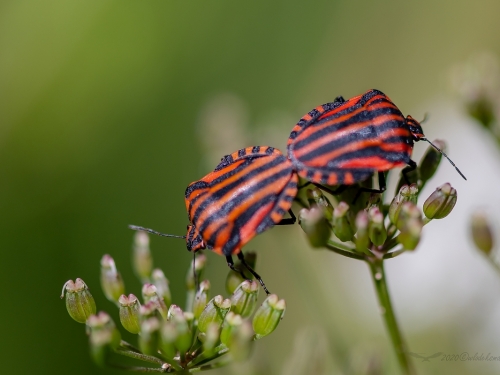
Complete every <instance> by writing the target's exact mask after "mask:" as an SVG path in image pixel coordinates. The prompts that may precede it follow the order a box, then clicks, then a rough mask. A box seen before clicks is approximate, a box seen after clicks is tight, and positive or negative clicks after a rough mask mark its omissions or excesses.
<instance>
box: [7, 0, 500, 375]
mask: <svg viewBox="0 0 500 375" xmlns="http://www.w3.org/2000/svg"><path fill="white" fill-rule="evenodd" d="M499 14H500V2H498V1H496V0H489V1H487V0H481V1H477V2H471V1H466V0H453V1H440V2H436V1H432V0H422V1H418V2H402V1H397V0H392V1H376V2H375V1H358V0H355V1H349V2H347V1H344V2H341V1H307V2H306V1H292V0H288V1H273V2H269V1H252V2H235V1H221V0H212V1H189V2H186V1H183V2H180V1H165V0H162V1H158V0H149V1H129V0H120V1H111V0H88V1H61V0H45V1H43V2H38V1H27V0H3V1H1V2H0V213H1V214H0V221H1V222H0V242H1V257H0V295H1V302H0V372H1V373H2V374H90V373H92V374H114V373H120V372H119V371H115V370H110V369H99V368H97V367H96V366H95V365H94V364H93V363H92V362H91V360H90V359H89V354H88V344H87V339H86V336H85V334H84V327H83V326H82V325H79V324H77V323H75V322H74V321H72V320H71V319H70V318H69V316H68V315H67V312H66V309H65V307H64V302H63V301H61V300H59V298H58V296H59V292H60V290H61V287H62V285H63V283H64V282H65V281H66V280H68V279H75V278H76V277H81V278H83V279H84V280H85V281H86V282H87V284H88V285H89V286H90V289H91V291H92V293H93V295H94V297H95V299H96V303H97V306H98V309H99V310H107V311H109V312H110V313H111V314H112V315H113V316H114V317H115V318H116V316H117V313H116V310H115V309H114V306H113V305H112V304H111V303H110V302H108V301H107V300H105V298H104V296H103V294H102V292H101V291H100V287H99V260H100V258H101V256H102V255H103V254H104V253H109V254H111V255H112V256H113V257H114V259H115V261H116V262H117V265H118V267H119V269H120V271H121V272H122V274H123V276H124V278H125V281H126V287H127V292H129V293H130V292H131V293H135V294H140V285H139V283H138V282H137V281H136V279H135V277H134V275H133V272H132V268H131V265H130V256H131V243H132V236H133V233H131V231H130V230H128V229H127V224H131V223H133V224H138V225H145V226H149V227H152V228H156V229H158V230H161V231H164V232H169V233H175V234H184V232H185V227H186V224H187V218H186V212H185V207H184V201H183V193H184V189H185V187H186V186H187V184H188V183H190V182H191V181H193V180H196V179H198V178H200V177H201V176H203V175H204V174H206V173H207V172H208V171H210V170H211V169H212V168H213V167H214V166H215V163H216V162H217V160H218V159H220V157H221V156H222V155H224V154H227V153H230V152H232V151H234V150H236V149H239V148H241V147H244V146H249V145H255V144H262V145H273V146H276V147H279V148H281V149H284V148H285V144H286V140H287V137H288V134H289V131H290V129H291V128H292V127H293V125H294V124H295V122H296V121H297V120H298V119H299V118H300V117H301V116H302V115H303V114H304V113H306V112H307V111H309V110H310V109H311V108H313V107H315V106H317V105H319V104H322V103H325V102H328V101H332V100H333V99H334V98H335V97H336V96H338V95H343V96H344V97H346V98H347V97H351V96H354V95H358V94H361V93H363V92H364V91H366V90H367V89H370V88H378V89H380V90H382V91H384V92H385V93H386V94H388V95H389V96H390V97H391V99H392V100H393V101H394V102H395V103H396V104H397V105H398V106H399V107H400V108H401V110H402V112H403V113H405V114H411V115H412V116H414V117H415V118H417V119H420V118H423V116H424V114H425V113H428V114H429V120H428V121H427V122H426V123H425V124H424V129H425V131H426V133H427V135H428V137H429V138H430V139H434V138H438V137H439V138H444V139H446V140H447V142H448V144H449V155H450V156H451V157H452V159H453V160H454V161H455V162H456V163H457V164H458V165H459V167H460V168H461V169H462V171H463V172H464V173H465V174H466V176H467V177H468V179H469V181H467V182H465V181H462V180H461V178H460V176H458V174H456V173H455V171H454V170H453V168H451V167H450V166H449V165H447V164H446V163H443V164H442V166H441V167H440V170H439V171H438V173H437V175H436V176H435V178H434V180H433V181H432V182H431V183H429V185H428V186H427V187H426V191H424V192H423V194H422V197H423V198H425V197H426V196H428V195H429V194H430V193H431V191H432V190H433V189H434V188H435V187H437V186H438V185H440V184H442V183H444V182H447V181H449V182H451V183H452V184H453V186H454V187H456V188H457V190H458V194H459V198H458V204H457V206H456V208H455V210H454V211H453V213H452V214H451V215H450V217H449V218H447V219H445V220H442V221H437V222H433V223H431V225H429V226H428V227H426V228H425V230H424V238H423V240H422V242H421V245H420V246H419V248H418V249H417V251H415V253H412V254H405V255H404V256H401V257H399V258H397V259H395V260H393V261H390V262H388V264H387V273H388V278H389V287H390V289H391V291H392V298H393V302H394V305H395V308H396V314H397V316H398V318H399V321H400V324H401V327H402V330H403V332H404V334H405V336H406V340H407V342H408V345H409V347H410V349H411V350H412V351H413V352H416V353H420V354H423V355H431V354H433V353H436V352H443V353H448V354H460V353H462V352H468V353H470V355H474V354H475V353H479V354H481V353H484V354H485V355H486V354H488V353H491V354H492V355H496V356H500V325H499V323H498V322H499V319H498V317H499V316H500V302H499V301H500V293H499V292H498V291H499V285H500V279H499V278H498V275H496V274H495V273H494V271H493V270H492V268H491V267H490V265H489V264H487V263H486V262H485V261H484V259H483V258H482V257H481V256H480V255H479V254H478V253H477V252H475V251H474V249H473V246H472V244H471V241H470V239H469V235H468V226H467V225H468V221H469V215H470V213H471V212H472V210H473V209H474V208H477V207H482V208H484V209H485V210H486V211H488V212H489V213H490V214H491V215H492V216H493V217H497V219H498V216H499V215H498V213H497V211H498V210H496V209H495V208H496V207H499V203H500V202H499V200H500V197H499V195H498V186H499V183H500V178H499V173H498V171H500V162H499V154H498V150H497V148H496V145H495V143H494V141H493V140H492V139H491V138H490V136H489V135H488V133H487V132H485V131H484V130H483V129H481V128H480V127H479V126H478V125H477V124H476V123H475V121H474V120H473V119H471V118H469V117H467V115H466V113H465V111H464V109H463V105H462V102H461V100H460V98H459V96H458V95H457V93H456V91H455V90H454V89H453V85H452V84H451V83H450V82H451V81H452V79H453V78H452V77H453V71H454V69H455V68H456V67H457V66H460V64H463V63H467V62H468V61H469V62H470V61H475V60H474V59H478V58H479V59H481V57H477V56H489V57H487V59H489V60H488V61H493V63H492V64H493V66H494V61H495V58H496V57H495V56H498V55H499V54H500V38H499V35H500V24H499V22H498V15H499ZM486 80H487V81H488V80H490V77H489V76H486ZM424 150H425V146H424V145H420V144H417V145H416V146H415V150H414V155H415V158H416V159H418V158H419V155H422V153H423V152H424ZM393 182H394V181H393ZM151 241H152V249H153V254H154V258H155V265H156V266H159V267H161V268H162V269H163V270H164V271H165V273H166V274H167V277H168V278H169V279H170V285H171V289H172V293H173V297H174V301H176V302H178V303H180V304H183V303H184V294H183V290H184V285H183V284H184V279H185V275H186V272H187V267H188V264H189V261H190V259H191V258H190V254H189V253H188V252H187V251H186V250H185V244H184V243H183V241H180V240H175V239H164V238H152V239H151ZM246 248H247V249H255V250H256V251H257V252H258V254H259V257H258V269H259V271H260V273H261V274H262V275H263V276H264V279H265V281H266V283H267V285H268V286H269V288H270V289H271V290H272V291H273V292H275V293H277V294H279V295H280V297H282V298H285V299H286V300H287V305H288V309H287V314H286V317H285V319H284V321H283V322H282V324H281V325H280V326H279V328H278V331H277V332H276V333H275V334H273V335H272V336H270V337H268V338H265V339H263V340H261V341H260V342H258V343H257V345H255V350H254V352H253V356H252V358H251V360H250V361H249V362H248V363H247V365H246V366H244V367H240V368H228V369H221V370H217V371H214V372H213V373H214V374H215V373H219V374H229V373H236V372H238V371H241V372H242V373H249V374H250V373H258V374H260V373H261V374H310V373H317V374H366V373H370V370H369V369H376V368H380V369H381V370H380V373H384V374H393V373H394V374H396V373H397V364H396V362H395V358H394V355H393V352H392V348H391V346H390V345H389V340H388V337H387V335H386V332H385V330H384V327H383V323H382V320H381V319H380V316H379V315H378V312H377V304H376V300H375V296H374V292H373V286H372V284H371V280H370V278H369V273H368V269H367V267H366V265H364V264H361V263H358V262H356V261H354V260H351V259H347V258H343V257H340V256H337V255H334V254H332V253H329V252H326V251H321V250H312V249H310V248H309V246H308V245H307V243H306V241H305V239H304V236H303V233H302V232H301V231H300V229H299V227H298V226H295V227H279V228H275V229H273V230H271V231H269V232H267V233H265V234H263V235H261V236H259V237H258V238H256V239H255V240H254V241H252V242H251V243H250V244H249V245H248V246H247V247H246ZM209 262H210V266H209V269H208V275H207V276H208V277H209V278H210V279H211V280H212V282H213V285H214V286H213V289H214V293H223V292H224V287H223V281H224V278H225V275H226V273H227V268H226V265H225V262H224V259H223V258H221V257H218V256H217V255H215V254H209ZM261 298H262V297H261ZM131 340H132V339H131ZM415 366H416V368H417V370H418V373H419V374H443V373H455V374H479V373H480V374H486V375H487V374H497V373H499V372H500V362H499V361H497V362H484V361H482V362H481V361H475V362H460V361H458V362H441V361H440V358H438V359H434V360H432V361H431V362H421V361H420V360H415ZM372 373H377V372H376V371H375V372H372Z"/></svg>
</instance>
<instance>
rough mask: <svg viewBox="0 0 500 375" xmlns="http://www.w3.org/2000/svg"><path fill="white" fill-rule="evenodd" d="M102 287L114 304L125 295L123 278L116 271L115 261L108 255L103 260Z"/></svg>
mask: <svg viewBox="0 0 500 375" xmlns="http://www.w3.org/2000/svg"><path fill="white" fill-rule="evenodd" d="M101 287H102V290H103V292H104V295H105V296H106V298H107V299H108V300H110V301H111V302H114V303H117V302H118V298H120V296H121V295H122V294H123V293H125V285H124V283H123V279H122V276H121V275H120V273H119V272H118V270H117V269H116V265H115V261H114V260H113V258H112V257H111V256H110V255H108V254H105V255H104V256H103V257H102V258H101Z"/></svg>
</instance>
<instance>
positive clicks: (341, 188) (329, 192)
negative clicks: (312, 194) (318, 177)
mask: <svg viewBox="0 0 500 375" xmlns="http://www.w3.org/2000/svg"><path fill="white" fill-rule="evenodd" d="M312 184H313V185H314V186H316V187H317V188H318V189H320V190H323V191H326V192H327V193H328V194H331V195H338V194H340V193H342V192H343V191H344V190H345V189H346V188H347V185H340V186H339V187H338V188H337V189H335V190H332V189H329V188H327V187H326V186H323V185H321V184H317V183H315V182H313V183H312Z"/></svg>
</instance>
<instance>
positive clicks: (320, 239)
mask: <svg viewBox="0 0 500 375" xmlns="http://www.w3.org/2000/svg"><path fill="white" fill-rule="evenodd" d="M299 225H300V226H301V227H302V230H303V231H304V232H305V233H306V235H307V239H308V240H309V243H310V244H311V246H312V247H322V246H324V245H325V244H326V243H327V242H328V240H329V239H330V224H329V222H328V220H327V219H326V218H325V216H324V211H323V210H322V209H321V208H320V207H318V206H313V207H312V208H311V209H307V208H303V209H301V210H300V212H299Z"/></svg>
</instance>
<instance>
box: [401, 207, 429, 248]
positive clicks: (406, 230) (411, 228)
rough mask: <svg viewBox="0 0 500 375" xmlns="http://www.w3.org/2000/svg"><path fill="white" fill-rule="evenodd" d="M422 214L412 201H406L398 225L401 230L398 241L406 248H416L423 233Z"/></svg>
mask: <svg viewBox="0 0 500 375" xmlns="http://www.w3.org/2000/svg"><path fill="white" fill-rule="evenodd" d="M423 226H424V224H423V222H422V214H421V212H420V210H419V209H418V207H417V206H415V204H414V203H412V202H405V203H403V205H402V207H401V211H400V214H399V218H398V223H397V227H398V229H399V230H400V231H401V233H400V234H399V236H398V241H399V243H401V244H402V245H403V247H404V248H405V249H406V250H415V248H416V247H417V245H418V242H419V241H420V235H421V233H422V227H423Z"/></svg>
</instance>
